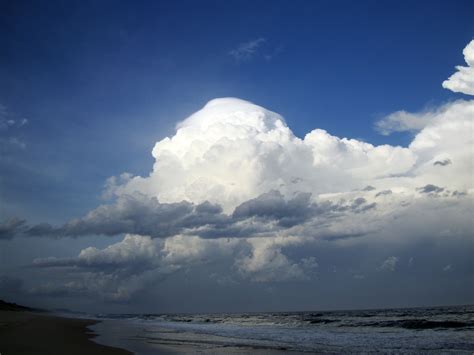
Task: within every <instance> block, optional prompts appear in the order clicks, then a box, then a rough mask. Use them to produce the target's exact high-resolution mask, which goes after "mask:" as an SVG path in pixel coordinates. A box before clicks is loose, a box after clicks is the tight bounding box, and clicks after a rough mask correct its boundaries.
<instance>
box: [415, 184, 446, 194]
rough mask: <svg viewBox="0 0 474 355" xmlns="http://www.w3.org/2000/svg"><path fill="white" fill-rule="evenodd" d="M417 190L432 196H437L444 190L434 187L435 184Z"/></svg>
mask: <svg viewBox="0 0 474 355" xmlns="http://www.w3.org/2000/svg"><path fill="white" fill-rule="evenodd" d="M417 190H418V191H419V192H420V193H423V194H430V193H433V194H437V193H440V192H443V191H444V188H443V187H439V186H436V185H433V184H428V185H425V186H423V187H419V188H417Z"/></svg>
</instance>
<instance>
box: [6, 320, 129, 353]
mask: <svg viewBox="0 0 474 355" xmlns="http://www.w3.org/2000/svg"><path fill="white" fill-rule="evenodd" d="M96 323H98V322H97V321H94V320H87V319H72V318H61V317H55V316H52V315H48V314H42V313H33V312H13V311H0V353H1V354H2V355H3V354H5V355H16V354H51V355H52V354H69V355H76V354H77V355H79V354H80V355H83V354H91V355H96V354H97V355H99V354H100V355H130V354H132V353H131V352H129V351H126V350H122V349H119V348H113V347H109V346H105V345H100V344H97V343H95V342H93V341H92V340H91V338H93V337H94V334H93V333H92V332H91V331H90V330H89V329H88V328H87V327H88V326H90V325H93V324H96Z"/></svg>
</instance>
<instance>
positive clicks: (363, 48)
mask: <svg viewBox="0 0 474 355" xmlns="http://www.w3.org/2000/svg"><path fill="white" fill-rule="evenodd" d="M472 13H474V3H473V2H472V1H416V2H413V1H365V2H353V1H299V2H298V1H279V2H277V1H271V2H270V1H235V2H232V1H215V2H213V1H199V2H198V1H169V2H160V1H148V2H145V1H142V2H132V1H129V2H128V1H121V2H118V1H76V2H74V1H67V2H66V1H57V2H56V1H42V2H40V1H32V2H28V1H14V2H6V1H4V2H2V3H1V5H0V37H1V39H2V50H1V55H0V78H1V80H0V104H2V105H4V106H5V107H6V109H7V110H8V112H9V113H8V114H9V116H11V117H16V118H19V117H26V118H28V120H29V124H28V125H26V126H24V127H22V128H21V129H20V128H18V129H17V132H16V133H15V135H16V136H18V137H20V138H21V140H22V141H24V143H25V144H26V148H25V149H17V150H15V149H11V150H5V151H2V154H4V159H3V160H2V170H3V171H2V179H1V180H0V191H1V194H2V197H3V201H7V206H3V208H2V210H1V211H0V212H1V213H2V214H6V215H14V214H19V215H23V216H25V217H28V218H32V219H33V220H35V219H36V220H44V219H48V220H50V221H53V222H54V221H61V220H64V219H65V218H69V217H72V216H77V215H78V214H79V215H80V214H82V213H84V212H86V211H87V210H88V209H90V208H91V206H94V205H96V204H97V203H98V201H97V199H98V196H99V195H100V192H101V189H102V185H103V183H104V181H105V179H106V178H107V177H109V176H112V175H117V174H120V173H122V172H124V171H129V172H131V173H133V174H146V173H147V172H148V171H149V170H150V169H151V164H152V158H151V154H150V152H151V149H152V147H153V145H154V143H155V142H156V141H157V140H159V139H162V138H163V137H164V136H166V135H170V134H172V132H173V130H174V125H175V124H176V122H177V121H179V120H181V119H183V118H185V117H186V116H188V115H189V114H190V113H192V112H194V111H196V110H197V109H199V108H200V107H202V106H203V105H204V104H205V103H206V102H207V101H208V100H209V99H212V98H215V97H222V96H235V97H240V98H243V99H247V100H251V101H253V102H255V103H257V104H259V105H262V106H264V107H267V108H269V109H271V110H273V111H276V112H278V113H280V114H282V115H283V116H284V117H285V118H286V120H287V122H288V124H289V126H290V127H291V128H292V130H293V131H294V132H295V133H296V134H297V135H299V136H304V134H306V133H307V132H309V131H310V130H312V129H314V128H323V129H326V130H328V131H329V132H330V133H331V134H334V135H337V136H346V137H352V138H360V139H365V140H367V141H369V142H371V143H375V144H380V143H385V142H387V143H391V144H406V143H407V142H408V141H409V137H408V136H406V135H394V136H390V137H382V136H380V135H378V134H377V133H376V132H375V131H374V130H373V129H372V127H373V123H374V121H375V120H376V119H378V118H380V117H381V116H383V115H386V114H389V113H391V112H393V111H396V110H400V109H405V110H408V111H417V110H422V109H423V108H426V107H429V106H430V105H434V104H439V103H441V102H444V101H448V100H451V99H453V98H454V97H459V96H455V95H454V94H452V93H450V92H449V91H447V90H444V89H443V88H442V87H441V82H442V81H443V80H444V79H446V78H447V77H448V76H449V75H450V74H451V73H452V72H453V70H454V68H453V67H454V66H455V65H460V64H463V62H464V61H463V57H462V48H463V47H464V46H465V45H466V43H467V42H468V41H469V40H470V39H471V38H472V36H473V34H474V21H473V20H472ZM258 38H264V39H265V41H264V42H263V43H262V45H261V46H260V47H259V48H257V50H256V51H255V53H254V55H253V56H252V57H251V58H249V59H248V60H241V61H238V60H236V59H235V58H234V57H233V56H232V55H230V54H229V52H230V51H232V50H234V49H236V48H238V47H239V46H240V45H241V44H242V43H246V42H249V41H252V40H256V39H258ZM266 56H271V59H268V58H266ZM58 206H61V207H60V208H58Z"/></svg>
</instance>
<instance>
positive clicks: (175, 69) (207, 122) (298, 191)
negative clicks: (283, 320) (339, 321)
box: [0, 0, 474, 312]
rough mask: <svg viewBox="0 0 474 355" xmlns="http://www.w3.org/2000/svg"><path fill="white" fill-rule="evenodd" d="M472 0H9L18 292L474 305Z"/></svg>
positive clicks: (205, 307)
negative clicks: (45, 0) (118, 0)
mask: <svg viewBox="0 0 474 355" xmlns="http://www.w3.org/2000/svg"><path fill="white" fill-rule="evenodd" d="M473 12H474V4H473V2H472V1H460V0H456V1H417V2H410V1H365V2H358V3H355V2H350V1H275V2H272V6H269V3H268V1H226V2H222V1H199V2H197V1H169V2H166V1H139V2H131V1H123V2H120V3H118V2H115V1H70V2H63V1H48V2H36V1H31V2H30V1H15V2H2V3H1V4H0V36H1V38H2V51H1V52H2V55H0V78H1V80H0V298H3V299H7V300H11V301H15V302H23V303H25V304H29V305H33V306H38V307H45V308H58V307H60V308H70V309H77V310H83V311H94V312H211V311H212V312H221V311H266V310H269V311H275V310H316V309H343V308H377V307H399V306H400V307H403V306H423V305H443V304H467V303H473V301H474V287H473V286H472V285H474V283H473V281H474V280H473V279H474V265H473V261H472V257H471V256H472V253H473V251H474V244H473V231H474V225H473V222H472V221H471V220H472V216H473V214H474V203H473V202H474V201H473V196H474V186H473V181H474V179H473V178H474V176H473V175H474V167H473V161H474V158H473V154H474V147H473V135H474V133H473V122H472V121H473V119H474V101H473V99H472V95H474V69H473V67H474V42H472V41H473V38H474V22H473V21H472V16H470V14H471V13H473Z"/></svg>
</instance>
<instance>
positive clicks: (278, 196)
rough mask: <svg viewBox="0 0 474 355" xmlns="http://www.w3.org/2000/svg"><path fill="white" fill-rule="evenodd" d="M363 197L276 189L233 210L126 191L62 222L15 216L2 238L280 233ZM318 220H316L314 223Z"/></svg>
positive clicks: (355, 207)
mask: <svg viewBox="0 0 474 355" xmlns="http://www.w3.org/2000/svg"><path fill="white" fill-rule="evenodd" d="M375 206H376V204H375V203H368V202H367V200H366V199H365V198H363V197H358V198H355V199H353V200H343V199H341V200H340V201H319V202H313V201H311V194H310V193H297V194H295V195H294V196H293V197H292V198H290V199H286V198H285V197H284V196H283V194H282V193H281V192H279V191H276V190H272V191H270V192H267V193H264V194H262V195H260V196H258V197H257V198H254V199H251V200H248V201H246V202H244V203H242V204H241V205H239V206H237V207H236V208H235V210H234V212H233V213H232V214H231V215H228V214H225V213H224V212H223V210H222V207H221V206H219V205H216V204H212V203H209V202H207V201H206V202H203V203H201V204H198V205H196V204H193V203H190V202H186V201H182V202H178V203H160V202H159V201H158V199H157V198H155V197H151V198H150V197H147V196H145V195H142V194H133V195H122V196H120V197H118V198H117V200H116V201H114V202H113V203H111V204H107V205H102V206H99V207H97V208H96V209H94V210H92V211H90V212H89V213H88V214H87V215H86V216H84V217H82V218H76V219H73V220H71V221H69V222H67V223H65V224H64V225H62V226H53V225H51V224H49V223H41V224H37V225H33V226H31V227H27V226H26V224H25V221H23V220H12V221H10V222H8V223H6V224H4V226H3V230H2V233H1V234H0V235H3V238H4V239H5V238H11V237H12V236H13V235H15V234H17V235H18V234H21V235H26V236H46V237H53V238H60V237H79V236H89V235H105V236H115V235H120V234H138V235H147V236H151V237H152V238H167V237H171V236H173V235H177V234H187V235H197V236H200V237H202V238H222V237H244V238H245V237H252V236H260V235H268V234H269V233H275V232H281V231H284V230H286V229H290V228H293V227H296V226H302V225H304V224H305V223H309V222H310V221H313V222H314V220H318V221H319V224H323V223H327V222H328V221H331V220H333V219H334V218H338V217H341V216H343V215H345V214H350V213H362V212H365V211H367V210H370V209H373V208H374V207H375ZM313 225H314V223H313Z"/></svg>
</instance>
